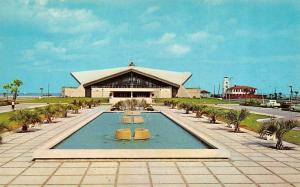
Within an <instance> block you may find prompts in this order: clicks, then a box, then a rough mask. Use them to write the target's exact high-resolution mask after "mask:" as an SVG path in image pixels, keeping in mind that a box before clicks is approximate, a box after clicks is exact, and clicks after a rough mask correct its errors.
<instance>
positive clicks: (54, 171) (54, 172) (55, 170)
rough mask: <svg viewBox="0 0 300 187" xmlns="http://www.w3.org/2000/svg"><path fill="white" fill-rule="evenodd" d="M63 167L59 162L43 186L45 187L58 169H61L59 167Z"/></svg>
mask: <svg viewBox="0 0 300 187" xmlns="http://www.w3.org/2000/svg"><path fill="white" fill-rule="evenodd" d="M62 165H63V162H61V163H60V164H59V165H58V166H57V167H56V169H55V170H54V171H53V172H52V173H51V174H50V175H49V177H48V178H47V180H45V182H44V183H43V186H45V185H46V184H47V183H48V182H49V180H50V179H51V178H52V177H53V176H54V174H55V173H56V172H57V171H58V170H59V168H61V166H62Z"/></svg>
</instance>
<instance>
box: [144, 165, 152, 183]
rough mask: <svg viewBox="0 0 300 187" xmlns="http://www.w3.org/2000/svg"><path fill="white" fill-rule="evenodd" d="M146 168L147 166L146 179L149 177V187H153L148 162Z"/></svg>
mask: <svg viewBox="0 0 300 187" xmlns="http://www.w3.org/2000/svg"><path fill="white" fill-rule="evenodd" d="M146 166H147V171H148V177H149V182H150V186H151V187H153V181H152V175H151V170H150V166H149V162H146Z"/></svg>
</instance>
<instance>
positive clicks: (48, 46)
mask: <svg viewBox="0 0 300 187" xmlns="http://www.w3.org/2000/svg"><path fill="white" fill-rule="evenodd" d="M34 48H35V49H36V50H38V51H47V52H50V53H55V54H64V53H65V52H66V51H67V50H66V49H65V48H63V47H59V46H55V44H54V43H52V42H49V41H41V42H38V43H36V44H35V45H34Z"/></svg>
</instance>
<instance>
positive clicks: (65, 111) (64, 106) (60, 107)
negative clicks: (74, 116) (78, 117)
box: [55, 104, 70, 118]
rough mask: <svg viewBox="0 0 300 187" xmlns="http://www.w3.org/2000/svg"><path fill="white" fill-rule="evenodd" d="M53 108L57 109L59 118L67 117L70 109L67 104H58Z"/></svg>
mask: <svg viewBox="0 0 300 187" xmlns="http://www.w3.org/2000/svg"><path fill="white" fill-rule="evenodd" d="M55 107H57V110H58V112H59V113H60V115H61V117H63V118H66V117H68V110H69V108H70V107H69V105H68V104H58V105H56V106H55Z"/></svg>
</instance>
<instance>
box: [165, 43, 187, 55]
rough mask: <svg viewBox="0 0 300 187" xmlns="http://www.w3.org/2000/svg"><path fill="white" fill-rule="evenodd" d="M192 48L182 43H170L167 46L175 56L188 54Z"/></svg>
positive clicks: (167, 49)
mask: <svg viewBox="0 0 300 187" xmlns="http://www.w3.org/2000/svg"><path fill="white" fill-rule="evenodd" d="M190 50H191V48H190V47H189V46H186V45H181V44H173V45H169V46H168V47H167V48H166V51H167V52H168V53H169V54H171V55H174V56H183V55H185V54H187V53H188V52H190Z"/></svg>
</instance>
